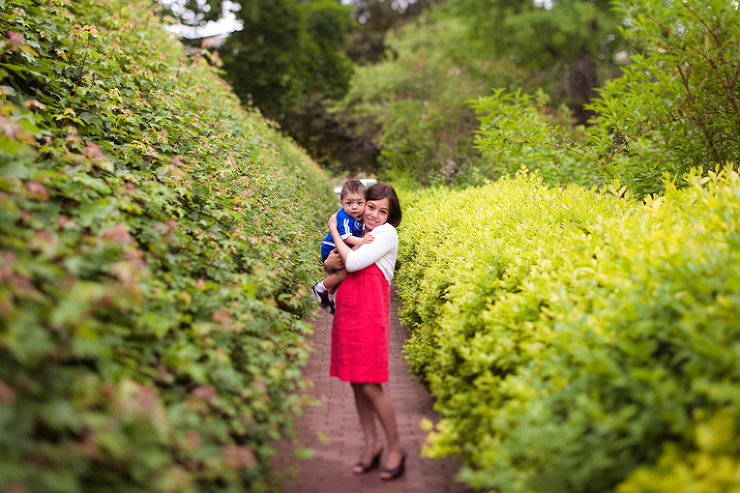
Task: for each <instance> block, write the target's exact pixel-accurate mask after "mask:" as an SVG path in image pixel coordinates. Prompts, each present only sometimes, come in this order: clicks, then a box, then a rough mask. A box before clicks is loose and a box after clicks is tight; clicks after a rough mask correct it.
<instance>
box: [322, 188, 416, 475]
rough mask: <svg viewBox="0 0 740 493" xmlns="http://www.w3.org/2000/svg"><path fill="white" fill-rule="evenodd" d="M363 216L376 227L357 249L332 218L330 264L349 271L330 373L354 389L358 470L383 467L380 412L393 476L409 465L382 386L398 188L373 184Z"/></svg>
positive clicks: (387, 471) (368, 228) (340, 293)
mask: <svg viewBox="0 0 740 493" xmlns="http://www.w3.org/2000/svg"><path fill="white" fill-rule="evenodd" d="M362 219H363V221H364V223H365V232H364V234H368V233H369V232H372V234H373V236H374V237H375V239H374V240H373V242H372V243H366V244H364V245H362V246H361V247H359V248H358V249H357V250H352V249H350V247H349V246H347V245H346V244H345V243H344V242H343V241H342V238H341V236H340V235H339V231H338V229H337V221H336V217H335V216H332V217H331V218H330V219H329V231H330V232H331V234H332V237H333V238H334V243H335V244H336V246H337V250H336V253H333V254H332V255H330V256H329V257H328V258H327V260H326V265H327V267H330V268H333V269H337V268H341V266H342V264H343V265H344V267H345V268H346V269H347V271H348V272H349V274H348V276H347V278H346V279H345V280H344V282H342V284H340V285H339V288H338V289H337V293H336V295H335V303H336V306H335V314H334V323H333V325H332V340H331V342H332V344H331V346H332V347H331V376H336V377H339V379H340V380H342V381H345V382H350V383H351V384H352V390H353V391H354V394H355V403H356V405H357V413H358V414H359V416H360V425H361V426H362V432H363V435H364V438H365V449H364V451H363V453H362V457H361V459H360V461H359V462H358V463H357V464H356V465H355V467H354V469H353V472H354V473H355V474H364V473H366V472H369V471H371V470H373V469H375V468H377V467H378V466H380V456H381V454H382V452H383V446H382V445H381V443H380V440H379V439H378V435H377V433H376V429H375V416H378V418H379V419H380V423H381V425H382V427H383V431H384V432H385V437H386V440H387V442H388V451H387V455H386V460H385V468H384V469H383V470H382V471H381V473H380V478H381V479H384V480H391V479H396V478H398V477H400V476H401V475H402V474H403V473H404V470H405V464H406V454H405V453H404V451H403V448H402V447H401V443H400V441H399V439H398V431H397V427H396V416H395V414H394V411H393V405H392V404H391V400H390V397H389V396H388V394H386V393H385V392H384V390H383V387H382V386H381V384H383V383H385V382H387V381H388V354H389V342H390V293H391V288H390V283H391V280H392V279H393V273H394V269H395V265H396V256H397V255H398V234H397V233H396V227H397V226H398V225H399V224H400V223H401V205H400V203H399V201H398V196H397V195H396V191H395V190H394V189H393V187H391V186H390V185H386V184H384V183H377V184H375V185H373V186H371V187H370V188H368V190H367V196H366V198H365V212H364V214H363V215H362Z"/></svg>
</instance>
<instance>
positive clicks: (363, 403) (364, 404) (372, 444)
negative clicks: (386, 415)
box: [352, 383, 383, 473]
mask: <svg viewBox="0 0 740 493" xmlns="http://www.w3.org/2000/svg"><path fill="white" fill-rule="evenodd" d="M363 385H364V384H361V383H353V384H352V390H353V391H354V392H355V404H356V405H357V414H359V416H360V426H361V427H362V434H363V436H364V437H365V450H364V451H363V452H362V457H361V458H360V462H362V463H363V464H365V465H366V466H367V465H370V463H371V462H372V460H373V458H374V457H375V456H376V455H378V452H380V450H381V449H382V448H383V446H382V445H381V443H380V440H378V433H377V431H376V430H375V409H374V408H373V403H372V401H370V399H368V397H367V395H365V392H363V391H362V386H363ZM355 472H356V473H360V472H362V470H361V468H360V467H357V468H356V470H355Z"/></svg>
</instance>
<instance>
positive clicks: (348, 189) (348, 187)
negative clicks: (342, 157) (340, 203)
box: [339, 179, 365, 200]
mask: <svg viewBox="0 0 740 493" xmlns="http://www.w3.org/2000/svg"><path fill="white" fill-rule="evenodd" d="M350 193H356V194H358V195H362V196H363V197H364V196H365V185H363V184H362V182H361V181H360V180H354V179H353V180H347V181H346V182H345V183H344V185H343V186H342V193H341V194H339V199H340V200H344V197H346V196H347V194H350Z"/></svg>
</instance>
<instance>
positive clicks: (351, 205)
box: [342, 193, 365, 219]
mask: <svg viewBox="0 0 740 493" xmlns="http://www.w3.org/2000/svg"><path fill="white" fill-rule="evenodd" d="M342 209H344V212H346V213H347V215H348V216H352V217H354V218H355V219H360V218H361V217H362V213H363V212H365V196H364V195H360V194H359V193H348V194H347V195H345V196H344V197H343V198H342Z"/></svg>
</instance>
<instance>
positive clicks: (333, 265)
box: [324, 248, 344, 270]
mask: <svg viewBox="0 0 740 493" xmlns="http://www.w3.org/2000/svg"><path fill="white" fill-rule="evenodd" d="M324 266H325V267H326V268H327V269H330V270H339V269H344V262H342V257H340V256H339V252H337V249H336V248H335V249H334V250H332V251H331V253H329V256H328V257H326V260H324Z"/></svg>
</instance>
